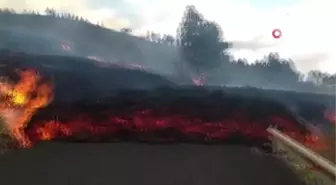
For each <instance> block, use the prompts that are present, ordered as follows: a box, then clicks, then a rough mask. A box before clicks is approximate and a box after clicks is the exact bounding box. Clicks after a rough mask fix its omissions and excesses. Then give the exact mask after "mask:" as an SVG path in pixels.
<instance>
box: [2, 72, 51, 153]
mask: <svg viewBox="0 0 336 185" xmlns="http://www.w3.org/2000/svg"><path fill="white" fill-rule="evenodd" d="M19 75H20V80H19V82H17V83H14V82H10V81H9V80H2V81H1V82H0V96H1V97H2V98H3V101H2V102H1V103H0V114H1V116H2V117H3V118H4V120H5V127H6V130H7V131H8V132H9V134H10V135H11V136H12V137H13V138H14V139H15V140H16V141H17V142H18V143H19V145H21V146H23V147H29V146H31V141H30V139H29V138H28V137H27V135H26V134H25V132H24V129H25V128H26V126H27V124H28V122H29V121H30V119H31V117H32V116H33V115H34V114H35V113H36V111H37V110H38V109H40V108H42V107H44V106H46V105H48V104H49V103H50V102H51V100H52V85H51V84H49V83H41V77H40V76H39V74H38V73H37V72H36V71H34V70H25V71H21V72H20V74H19Z"/></svg>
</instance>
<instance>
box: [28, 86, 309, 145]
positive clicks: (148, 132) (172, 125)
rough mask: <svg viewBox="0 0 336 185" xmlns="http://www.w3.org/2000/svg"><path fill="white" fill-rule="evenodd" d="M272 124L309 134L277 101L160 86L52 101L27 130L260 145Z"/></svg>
mask: <svg viewBox="0 0 336 185" xmlns="http://www.w3.org/2000/svg"><path fill="white" fill-rule="evenodd" d="M191 92H194V95H192V93H191ZM190 93H191V94H190ZM51 120H52V121H51ZM270 125H277V126H278V128H279V129H281V130H283V131H286V132H288V133H295V134H296V135H297V137H299V138H300V139H304V135H305V134H307V131H306V130H305V129H304V128H303V127H302V126H301V125H300V124H299V123H298V122H297V121H296V119H295V117H293V115H292V113H291V112H290V111H289V110H288V109H287V108H286V107H285V106H283V105H281V104H280V103H278V102H276V101H272V100H267V99H261V98H255V97H246V96H242V95H234V94H226V93H223V92H221V91H214V92H212V91H207V90H204V91H198V93H197V91H190V90H188V89H187V90H182V89H170V90H169V89H166V90H163V89H159V90H157V91H123V92H122V93H120V94H119V95H118V96H114V97H110V98H104V99H97V100H96V101H84V100H83V101H79V102H76V103H71V104H64V103H58V102H53V103H52V104H50V105H49V106H48V107H46V108H44V109H42V110H40V111H38V113H37V114H36V115H35V116H34V117H33V118H32V120H31V122H30V123H29V127H28V128H27V130H26V132H27V133H28V135H29V136H30V138H31V139H32V140H34V141H36V142H37V141H39V140H44V139H43V138H41V133H40V131H41V129H42V130H44V131H48V139H46V140H49V139H52V140H61V141H77V142H111V141H132V142H153V143H170V142H192V143H226V144H244V145H258V146H264V144H265V143H268V142H269V140H268V134H267V132H266V129H267V128H268V127H269V126H270Z"/></svg>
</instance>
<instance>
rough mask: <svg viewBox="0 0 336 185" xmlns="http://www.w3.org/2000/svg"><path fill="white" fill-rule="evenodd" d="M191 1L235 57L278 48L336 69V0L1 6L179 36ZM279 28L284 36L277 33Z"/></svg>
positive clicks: (78, 1)
mask: <svg viewBox="0 0 336 185" xmlns="http://www.w3.org/2000/svg"><path fill="white" fill-rule="evenodd" d="M186 5H195V7H196V8H197V9H198V11H199V12H200V13H202V14H203V15H204V17H205V18H206V19H208V20H211V21H215V22H217V23H218V24H219V25H220V26H221V28H222V30H223V35H224V39H225V40H227V41H230V42H233V43H234V47H233V49H232V54H233V56H234V58H246V59H247V60H248V61H250V62H252V61H255V60H256V59H261V58H262V57H263V56H265V55H267V54H268V53H270V52H278V53H279V54H280V56H281V57H283V58H291V59H293V60H294V62H295V64H296V66H297V68H298V69H299V70H300V71H302V72H307V71H309V70H312V69H318V70H321V71H323V72H329V73H335V72H336V52H335V49H336V47H335V46H334V43H336V26H335V25H332V21H333V22H334V24H335V20H336V11H334V9H335V8H332V7H336V1H335V0H178V1H177V0H176V1H174V0H70V1H69V0H48V1H41V0H0V7H9V8H14V9H16V10H22V9H31V10H32V9H33V10H38V11H39V12H43V11H44V10H45V8H46V7H53V8H54V9H56V10H57V11H65V12H71V13H74V14H76V15H80V16H83V17H86V18H88V19H89V20H90V21H92V22H94V23H96V22H97V21H102V22H103V23H104V26H105V27H109V28H112V29H120V28H124V27H128V28H132V30H133V33H134V34H136V35H144V34H145V33H146V32H147V30H150V31H154V32H158V33H161V34H171V35H175V34H176V29H177V27H178V25H179V22H180V21H181V18H182V15H183V12H184V9H185V6H186ZM276 28H278V29H280V30H281V31H282V37H281V38H280V39H274V38H273V37H272V30H273V29H276Z"/></svg>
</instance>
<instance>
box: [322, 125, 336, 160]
mask: <svg viewBox="0 0 336 185" xmlns="http://www.w3.org/2000/svg"><path fill="white" fill-rule="evenodd" d="M335 134H336V127H335V125H334V127H333V132H331V133H330V134H329V135H327V136H326V142H327V144H328V149H327V150H324V151H318V153H319V154H320V155H322V156H323V157H325V158H326V159H328V160H330V161H331V162H333V163H336V159H335V157H336V155H335V152H336V151H335V150H336V147H335V145H336V136H335Z"/></svg>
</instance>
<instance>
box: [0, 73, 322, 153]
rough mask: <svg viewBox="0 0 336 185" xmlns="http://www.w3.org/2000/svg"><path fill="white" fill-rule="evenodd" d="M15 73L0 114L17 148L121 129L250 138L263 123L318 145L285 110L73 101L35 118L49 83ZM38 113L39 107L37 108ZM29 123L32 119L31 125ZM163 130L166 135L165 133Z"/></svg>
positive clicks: (1, 91) (5, 87) (4, 88)
mask: <svg viewBox="0 0 336 185" xmlns="http://www.w3.org/2000/svg"><path fill="white" fill-rule="evenodd" d="M19 74H20V80H19V81H18V82H13V81H9V80H5V79H2V80H1V82H0V98H1V103H0V114H1V115H2V116H3V118H4V120H5V127H6V129H7V130H8V132H9V134H10V135H11V136H12V137H13V138H14V139H15V140H16V141H17V142H18V143H19V144H20V146H21V147H30V146H32V145H33V144H34V143H35V142H38V141H41V140H54V139H64V138H67V137H78V136H79V137H85V138H86V140H88V141H91V140H95V139H96V138H99V137H106V135H107V136H109V137H116V138H117V137H119V136H120V133H124V132H125V131H126V132H127V133H129V134H130V135H131V137H133V136H134V137H136V138H140V140H141V139H144V138H145V139H144V140H146V139H148V137H149V136H150V138H152V139H153V138H154V139H153V140H155V139H157V138H159V140H160V141H161V140H162V139H163V140H165V139H166V140H175V141H178V140H179V139H181V138H182V140H188V138H192V139H189V140H193V139H194V138H201V140H206V141H210V142H212V141H226V140H227V139H228V138H230V137H231V136H232V135H235V134H237V133H239V134H241V135H243V136H245V137H246V138H250V139H251V140H253V139H267V138H268V133H267V131H266V128H267V127H268V126H269V125H270V124H276V125H278V126H279V128H282V129H283V130H284V132H285V133H286V134H288V135H290V136H292V137H293V138H294V139H296V140H298V141H301V142H304V143H305V144H306V145H307V146H309V147H312V148H318V147H316V139H314V137H312V136H311V135H302V134H301V133H302V132H300V128H299V126H298V123H296V122H295V120H293V119H288V118H286V117H285V116H284V115H265V118H262V119H258V120H256V119H254V120H251V119H250V115H249V114H248V110H230V109H228V110H230V111H232V114H231V113H230V114H227V115H225V116H221V118H220V119H218V120H217V121H209V120H206V119H203V118H202V117H198V116H199V115H197V114H196V115H195V114H193V113H192V111H191V110H188V108H183V111H182V112H180V113H178V112H176V110H177V109H178V108H177V107H174V105H169V106H170V107H169V106H168V105H167V106H168V107H156V108H147V109H146V108H141V109H137V110H132V108H131V107H130V106H128V107H127V108H124V109H123V110H120V109H121V108H119V107H114V108H113V107H107V108H106V109H104V110H98V108H99V106H98V107H94V108H92V107H87V108H85V107H84V108H83V107H81V106H77V107H76V106H74V107H72V108H71V109H70V108H69V107H70V106H72V105H68V107H60V108H57V109H56V108H55V109H52V108H50V107H51V106H49V107H48V111H49V114H51V113H52V115H57V119H55V118H54V117H50V116H49V117H48V116H45V115H44V118H43V119H40V118H36V119H35V117H34V119H35V120H34V119H32V117H33V116H34V115H35V114H36V113H37V111H38V110H39V109H41V108H44V107H46V106H47V105H48V104H49V103H51V101H52V100H53V85H52V84H51V83H49V82H45V80H43V79H42V77H41V76H40V75H39V74H38V73H37V72H36V71H34V70H25V71H22V72H20V73H19ZM177 106H181V105H177ZM68 108H69V109H68ZM45 110H47V109H45ZM181 110H182V109H181ZM41 112H43V111H40V112H39V113H41ZM50 112H51V113H50ZM203 112H205V111H203ZM205 113H206V112H205ZM45 114H47V113H45ZM28 123H29V124H31V125H30V126H29V127H27V125H28ZM167 130H168V131H169V133H170V134H167V133H168V131H167ZM172 130H173V131H172ZM171 133H173V134H171ZM167 135H168V136H167ZM98 140H99V139H98ZM320 144H321V143H319V145H320ZM321 146H322V145H321Z"/></svg>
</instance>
